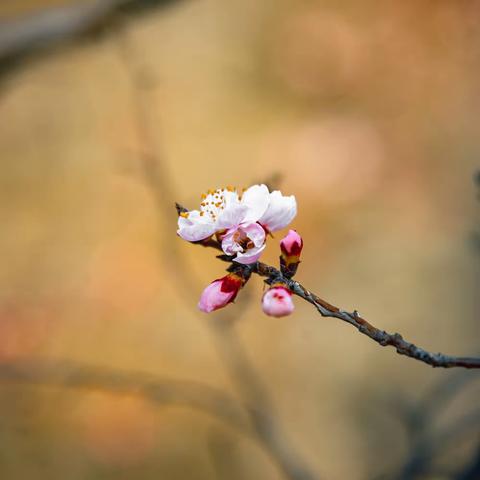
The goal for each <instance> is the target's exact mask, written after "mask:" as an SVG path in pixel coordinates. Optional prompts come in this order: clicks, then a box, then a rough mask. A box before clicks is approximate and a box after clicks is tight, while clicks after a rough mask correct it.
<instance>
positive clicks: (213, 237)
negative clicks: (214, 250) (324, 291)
mask: <svg viewBox="0 0 480 480" xmlns="http://www.w3.org/2000/svg"><path fill="white" fill-rule="evenodd" d="M296 214H297V202H296V200H295V197H294V196H293V195H292V196H284V195H282V193H281V192H280V191H278V190H275V191H273V192H270V191H269V190H268V188H267V186H266V185H253V186H251V187H250V188H248V189H244V190H242V191H241V192H240V191H239V190H237V189H236V188H234V187H227V188H221V189H220V188H219V189H216V190H209V191H208V192H207V193H205V194H203V195H202V197H201V204H200V208H199V210H191V211H181V212H180V213H179V217H178V231H177V233H178V235H179V236H180V237H181V238H183V239H184V240H187V241H189V242H196V243H203V242H206V241H214V242H218V246H219V247H221V249H222V250H223V252H224V254H225V256H227V258H228V259H229V260H231V261H232V262H233V263H232V265H233V267H232V268H230V273H229V274H228V275H226V276H225V277H223V278H220V279H217V280H214V281H213V282H212V283H211V284H210V285H209V286H208V287H207V288H205V290H204V291H203V293H202V295H201V298H200V302H199V304H198V307H199V309H200V310H201V311H203V312H206V313H210V312H212V311H214V310H218V309H219V308H222V307H225V306H226V305H228V304H229V303H232V302H233V301H234V300H235V298H236V296H237V294H238V292H239V290H240V289H241V288H242V287H243V286H244V285H245V283H246V282H247V281H248V279H249V277H250V274H251V267H252V266H253V265H254V264H255V263H256V262H257V261H258V260H259V258H260V256H261V255H262V253H263V251H264V250H265V247H266V240H267V236H269V235H271V234H272V233H274V232H277V231H279V230H282V229H283V228H285V227H287V226H288V225H289V224H290V223H291V221H292V220H293V219H294V218H295V216H296ZM302 247H303V241H302V239H301V237H300V235H298V233H297V232H296V231H295V230H290V231H289V233H288V234H287V236H286V237H285V238H284V239H283V240H282V241H281V242H280V248H281V257H280V266H281V270H282V273H283V274H284V276H285V277H286V278H291V277H292V276H293V275H294V274H295V272H296V270H297V266H298V264H299V262H300V253H301V250H302ZM234 265H236V267H235V266H234ZM291 297H292V293H291V292H290V290H289V289H288V287H287V286H286V285H285V284H283V283H279V282H276V283H273V284H272V285H271V286H270V289H269V290H268V291H267V292H266V293H265V294H264V296H263V298H262V308H263V311H264V312H265V313H266V314H268V315H271V316H275V317H281V316H284V315H288V314H290V313H291V312H292V311H293V308H294V306H293V302H292V298H291Z"/></svg>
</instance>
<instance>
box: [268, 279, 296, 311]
mask: <svg viewBox="0 0 480 480" xmlns="http://www.w3.org/2000/svg"><path fill="white" fill-rule="evenodd" d="M294 308H295V306H294V305H293V300H292V292H290V290H288V289H287V288H286V287H285V286H283V285H276V286H273V287H272V288H270V289H268V290H267V291H266V292H265V293H264V295H263V298H262V309H263V311H264V313H266V314H267V315H269V316H271V317H285V316H286V315H290V314H291V313H292V312H293V310H294Z"/></svg>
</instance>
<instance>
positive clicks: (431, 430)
mask: <svg viewBox="0 0 480 480" xmlns="http://www.w3.org/2000/svg"><path fill="white" fill-rule="evenodd" d="M474 380H478V377H476V376H472V375H471V374H469V373H468V372H465V371H456V372H454V373H452V374H451V375H449V376H448V377H446V378H444V379H442V381H441V382H439V383H437V384H435V385H434V386H433V388H431V389H430V390H429V391H428V392H427V393H426V394H425V395H424V396H423V397H422V398H421V399H420V400H419V401H417V402H415V403H409V402H408V400H407V399H406V398H399V397H398V395H395V396H394V397H392V401H391V408H392V414H393V415H394V417H395V418H397V419H398V420H399V421H400V422H401V425H402V426H403V427H404V429H405V432H406V434H407V437H406V440H407V441H406V443H407V447H408V451H407V455H406V458H405V459H404V460H403V462H402V463H401V466H400V467H399V468H398V470H397V472H396V473H391V474H387V475H383V476H381V477H380V478H387V479H395V480H416V479H418V478H437V476H438V475H440V476H441V478H450V479H474V478H480V475H478V474H479V473H480V463H479V459H478V458H477V457H478V448H479V447H480V438H479V439H478V447H477V448H476V449H475V450H474V452H473V458H472V460H471V461H469V462H467V463H466V465H465V466H464V467H463V468H460V470H453V471H443V468H442V467H441V466H439V465H437V464H438V461H439V460H442V458H444V457H445V455H446V451H447V450H446V449H447V448H449V447H450V448H451V447H452V446H454V445H459V444H460V443H461V442H462V441H464V440H465V439H468V438H471V436H472V433H473V434H474V435H478V429H479V426H480V410H479V409H478V408H473V409H472V411H470V412H466V413H464V414H463V415H461V416H459V417H458V418H456V419H454V420H451V421H450V423H449V424H448V425H447V426H445V427H443V428H438V427H437V425H438V424H439V423H441V421H442V417H444V416H445V412H446V410H447V409H448V407H449V406H450V404H451V403H452V402H454V401H455V400H456V399H457V398H458V397H459V396H460V395H461V394H463V393H464V392H466V390H467V389H468V387H469V386H470V385H471V384H472V382H473V381H474ZM474 398H475V397H474ZM475 407H477V405H475ZM475 472H476V473H475ZM473 473H475V475H478V476H469V475H473Z"/></svg>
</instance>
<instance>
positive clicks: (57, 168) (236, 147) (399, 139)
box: [0, 0, 480, 480]
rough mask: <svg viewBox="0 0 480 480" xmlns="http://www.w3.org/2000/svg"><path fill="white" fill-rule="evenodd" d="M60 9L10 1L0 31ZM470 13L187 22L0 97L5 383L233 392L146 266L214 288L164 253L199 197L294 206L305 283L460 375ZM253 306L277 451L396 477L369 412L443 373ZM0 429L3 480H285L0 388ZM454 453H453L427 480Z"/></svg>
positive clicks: (298, 10) (226, 9)
mask: <svg viewBox="0 0 480 480" xmlns="http://www.w3.org/2000/svg"><path fill="white" fill-rule="evenodd" d="M60 3H61V2H60V1H54V0H52V1H48V2H47V1H39V0H38V1H34V0H32V1H30V0H21V1H13V0H11V1H10V0H7V1H5V0H4V1H3V2H2V3H1V4H0V17H3V18H4V19H7V20H8V19H9V18H13V17H14V16H15V15H20V14H25V13H26V12H27V13H28V12H33V11H37V10H38V9H41V8H43V7H45V6H53V5H58V4H60ZM479 13H480V3H479V2H477V1H471V2H466V1H459V2H453V1H447V0H442V1H437V2H432V1H427V0H420V1H418V0H415V1H413V0H408V1H404V2H397V1H386V2H370V1H362V2H354V1H345V2H329V1H308V2H307V1H294V0H280V1H275V2H274V1H271V0H270V1H269V0H264V1H261V2H258V1H255V0H243V1H231V2H224V1H221V0H191V1H188V0H186V1H184V2H179V3H178V4H177V5H172V6H171V8H168V9H166V10H163V9H158V10H151V11H149V12H148V13H146V14H145V15H143V16H141V17H139V18H136V19H135V21H132V22H130V23H127V24H126V26H125V28H124V30H123V31H122V33H119V32H116V31H112V33H111V34H109V35H105V36H101V37H99V38H97V39H95V40H88V41H85V42H82V43H79V44H76V45H71V46H65V48H62V49H59V50H56V51H55V52H52V53H51V54H49V55H46V56H43V57H42V58H41V59H38V61H34V62H32V63H27V64H25V65H24V66H23V67H21V68H20V69H18V70H17V71H16V72H15V73H14V75H12V76H11V77H10V78H9V79H8V81H7V82H5V83H3V84H1V87H0V88H1V90H0V151H1V158H2V162H1V166H0V196H1V200H0V215H1V219H2V222H1V225H2V234H1V235H0V252H1V258H2V259H3V261H2V268H1V269H0V359H2V360H12V359H13V360H14V359H17V358H23V357H25V356H42V357H47V358H69V359H73V360H78V361H85V362H88V363H89V364H99V365H107V366H111V367H117V368H119V369H125V370H142V371H146V372H150V373H154V374H158V375H166V376H168V377H172V378H184V379H195V380H201V381H204V382H206V383H209V384H212V385H216V386H219V387H222V388H224V389H225V390H226V391H230V392H232V386H231V384H230V382H229V379H228V378H227V376H226V375H225V371H224V369H223V365H222V363H221V362H220V361H219V359H218V357H217V355H216V352H215V349H214V348H213V345H212V341H211V338H210V337H209V335H208V332H207V329H206V327H205V325H204V324H203V322H204V321H205V322H206V321H207V320H206V319H205V320H202V318H200V319H199V317H198V316H197V315H196V314H195V311H194V309H195V306H196V303H197V299H198V296H199V294H200V292H201V288H200V287H199V288H198V290H196V291H190V290H186V289H185V290H183V291H180V289H179V288H178V286H177V284H176V282H174V281H173V278H172V277H173V276H174V275H175V272H172V271H171V268H170V267H168V268H167V264H166V263H165V261H164V260H162V254H165V253H166V254H167V255H168V254H169V253H168V252H170V249H171V244H177V248H178V249H180V252H181V255H182V256H183V257H184V258H185V259H186V260H187V261H188V262H189V265H190V268H191V273H192V275H194V276H196V277H200V278H201V280H202V284H205V285H206V284H207V283H208V282H209V281H211V280H212V279H214V278H217V277H219V276H221V275H222V271H223V268H224V265H223V264H222V263H221V262H218V261H216V260H215V259H214V254H213V253H212V252H211V251H209V250H207V249H200V248H198V247H195V246H192V245H189V244H187V243H186V242H182V241H181V240H180V239H179V238H177V236H176V233H175V229H174V227H173V226H172V225H173V223H172V222H174V218H175V217H174V215H175V212H174V209H173V204H174V202H175V201H179V202H181V203H182V204H184V205H186V206H187V207H191V208H196V207H197V206H198V205H197V204H198V203H199V198H200V194H201V193H202V192H203V191H205V190H207V189H208V188H212V187H213V188H216V187H218V186H223V185H229V184H233V185H238V186H248V185H250V184H251V183H253V182H258V181H262V179H264V178H268V177H269V176H271V175H272V174H273V173H275V172H279V173H280V174H281V175H282V177H283V181H282V184H281V189H282V191H283V192H284V193H285V194H294V195H296V197H297V200H298V204H299V212H298V216H297V218H296V220H295V222H294V224H293V226H294V228H296V229H297V230H298V231H299V232H300V233H301V234H302V236H303V238H304V243H305V247H304V254H303V262H302V265H301V268H300V270H299V273H298V275H297V277H298V280H299V281H301V282H302V283H303V284H304V285H306V286H307V287H308V288H309V289H311V290H312V291H314V292H316V293H318V294H319V295H320V296H322V297H324V298H326V299H327V300H328V301H331V302H333V303H335V304H339V305H341V306H342V307H343V308H345V309H348V310H353V309H358V310H359V312H360V313H361V314H362V315H364V316H365V317H366V318H368V319H371V321H372V323H374V324H375V325H376V326H378V327H379V328H382V329H386V330H387V331H399V332H401V333H402V334H403V335H404V336H405V338H407V339H409V340H411V341H413V342H415V343H417V344H419V345H421V346H423V347H425V348H426V349H428V350H431V351H442V352H446V353H452V354H465V355H468V354H475V353H478V340H479V325H478V309H479V306H480V305H479V298H480V296H479V291H478V285H479V282H478V280H479V258H478V254H477V252H476V251H475V250H474V248H473V247H472V245H471V243H470V236H471V232H472V231H474V230H475V228H476V227H477V225H478V220H479V214H478V208H479V205H478V203H477V201H476V192H475V187H474V184H473V182H472V176H473V174H474V172H475V170H476V169H477V168H478V166H479V161H478V158H479V155H480V137H479V131H478V117H479V113H480V112H479V110H480V109H479V107H480V105H479V100H480V99H479V90H478V85H479V76H480V75H479V74H480V65H479V61H478V59H479V54H480V43H479V41H480V28H479V24H478V20H477V19H478V14H479ZM125 41H127V42H128V51H127V56H128V59H127V60H128V62H129V63H130V64H131V65H133V66H134V67H135V68H136V69H139V70H141V71H142V72H144V73H145V75H146V76H147V77H148V80H149V81H148V90H147V92H146V93H145V95H146V97H147V99H148V119H147V120H148V129H149V132H150V134H152V135H153V142H154V144H155V147H156V149H157V152H158V155H159V156H160V158H162V161H164V162H165V166H166V171H167V172H168V173H169V178H168V180H167V181H168V185H169V187H170V189H171V191H172V192H174V194H172V195H171V198H170V196H168V195H170V194H168V195H167V198H164V201H165V202H166V203H168V205H172V218H168V217H167V215H166V211H167V209H160V208H159V207H158V205H156V204H155V201H154V198H153V195H152V192H151V189H150V187H149V185H148V182H146V181H145V178H144V174H143V170H142V166H141V163H140V161H139V156H140V153H141V152H142V148H143V145H142V137H141V135H139V128H138V122H137V119H136V116H135V115H136V113H135V109H136V102H137V100H138V99H137V98H136V94H135V91H134V90H132V85H131V78H130V76H129V75H130V74H129V71H128V68H126V63H125V54H126V52H125ZM167 193H168V192H167ZM280 238H281V237H280V235H277V237H276V239H273V240H270V243H269V247H268V248H267V253H266V254H265V260H266V261H268V262H270V263H273V264H275V263H276V262H277V257H278V253H279V252H278V248H277V246H276V243H277V241H278V240H279V239H280ZM247 288H248V290H249V291H250V293H251V296H252V297H253V299H252V303H251V305H249V306H248V307H247V311H246V313H245V314H244V315H243V316H242V318H241V319H240V320H239V321H238V325H237V330H238V334H239V336H240V338H241V340H242V341H243V342H244V343H245V344H246V345H247V350H248V353H249V355H250V356H251V358H252V360H253V362H254V364H255V365H256V367H257V368H258V371H259V372H260V374H261V375H262V377H263V378H264V380H265V382H266V383H267V385H268V387H269V388H270V389H271V392H272V395H273V398H274V400H275V402H276V404H277V406H278V410H279V412H280V414H281V421H282V423H283V424H284V426H285V428H286V430H287V431H288V432H289V434H290V435H291V437H292V442H293V443H294V445H295V446H296V447H297V449H298V450H299V451H301V452H302V454H303V455H304V457H305V458H306V459H307V460H308V462H309V463H310V464H311V465H312V466H313V468H314V469H315V470H316V471H318V472H319V474H320V475H321V478H328V479H334V480H335V479H345V478H351V479H360V478H373V475H374V474H377V473H379V472H384V471H387V472H388V471H391V470H392V469H393V470H394V468H395V466H396V465H397V464H399V463H400V462H401V459H402V456H403V455H404V454H405V451H406V448H407V447H406V441H405V436H404V434H403V433H402V428H401V426H399V420H398V418H397V417H396V414H397V413H398V412H397V411H396V410H395V409H393V411H392V410H389V408H388V407H387V405H388V404H389V401H387V399H392V398H394V399H401V398H406V399H407V401H409V402H413V401H415V399H417V398H418V397H419V396H421V395H422V393H424V392H425V391H426V390H427V389H428V388H429V386H431V385H434V384H435V383H436V382H438V381H441V379H442V378H444V377H445V375H446V372H444V371H436V370H432V369H430V368H428V367H427V366H425V365H423V364H421V363H419V362H414V361H412V360H409V359H406V358H404V357H400V356H398V355H396V354H395V353H394V351H393V350H390V349H382V348H380V347H379V346H378V345H376V344H375V343H373V342H371V341H370V340H368V339H367V338H366V337H363V336H361V335H359V334H358V332H356V331H354V329H352V328H350V327H349V326H347V325H343V324H341V323H339V322H337V321H335V320H332V319H323V318H321V317H319V316H318V315H316V313H315V312H314V311H313V309H312V308H311V306H310V305H308V304H306V303H305V304H304V302H303V303H302V302H300V301H299V300H297V301H296V306H297V308H296V312H295V314H294V315H292V316H291V317H289V318H284V319H273V318H269V317H266V316H264V315H263V314H262V313H261V310H260V304H259V302H260V297H261V292H262V288H263V287H262V282H261V280H260V279H258V278H253V279H252V280H251V282H250V284H249V285H248V287H247ZM238 302H239V303H241V302H242V298H239V300H238ZM229 308H235V306H233V307H229ZM213 321H215V319H213ZM478 383H479V382H476V384H475V385H474V387H472V390H471V391H470V394H472V395H473V397H474V398H475V396H476V398H477V399H478V394H479V393H480V391H479V384H478ZM472 392H473V393H472ZM465 397H466V398H465V399H463V400H462V399H460V400H459V401H458V402H454V403H453V405H452V407H451V408H449V409H448V411H447V412H446V413H445V417H444V418H442V421H447V420H448V419H455V418H457V417H458V416H459V415H460V414H461V413H462V412H463V411H464V410H465V409H466V408H467V406H468V405H469V402H468V398H467V397H468V395H466V396H465ZM470 404H471V402H470ZM0 417H1V424H2V428H1V429H0V447H1V448H0V478H2V479H6V480H22V479H43V478H45V479H46V478H48V479H50V480H52V479H68V480H70V479H87V478H88V479H90V478H91V479H97V478H98V479H110V478H112V479H113V478H115V479H138V478H141V479H150V478H152V479H153V478H155V479H165V480H174V479H189V480H196V479H199V480H200V479H215V478H220V479H232V480H237V479H247V478H248V479H265V480H270V479H277V478H278V479H279V478H282V476H281V474H280V473H279V472H278V470H277V469H276V467H275V465H274V464H273V463H272V461H271V459H270V458H269V457H268V456H267V455H266V454H265V453H264V452H263V451H262V450H261V448H260V447H259V446H258V445H257V444H256V443H255V442H253V441H252V440H249V439H246V438H244V437H242V436H241V435H238V433H236V432H235V431H234V430H232V429H230V428H228V427H225V426H224V425H222V424H221V423H219V422H218V421H216V420H214V419H212V418H210V417H208V416H206V415H203V414H200V413H198V412H195V411H192V410H189V409H186V408H180V407H179V408H176V407H168V408H157V407H155V406H153V405H151V404H150V403H148V402H147V401H145V400H144V399H142V398H140V397H138V396H137V397H136V396H124V395H123V396H122V395H114V394H107V393H101V392H98V391H95V390H94V389H93V390H92V391H86V392H85V391H70V390H65V389H62V388H51V387H42V386H21V387H20V386H14V385H10V384H0ZM477 432H478V430H477ZM472 448H473V442H472V441H470V440H469V439H466V440H465V441H463V440H462V441H459V442H456V446H455V448H453V447H452V448H449V449H448V451H447V452H446V453H445V454H444V455H443V456H442V457H443V461H444V463H446V464H447V466H448V467H449V468H450V469H451V468H455V467H456V466H457V465H461V464H462V462H464V461H465V458H467V457H468V456H469V455H470V453H471V451H472ZM428 478H448V477H442V476H438V477H433V476H432V477H428Z"/></svg>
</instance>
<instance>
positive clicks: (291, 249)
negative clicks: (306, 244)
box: [280, 230, 303, 258]
mask: <svg viewBox="0 0 480 480" xmlns="http://www.w3.org/2000/svg"><path fill="white" fill-rule="evenodd" d="M280 248H281V249H282V253H283V254H284V255H285V256H287V257H292V256H294V257H297V258H299V257H300V254H301V253H302V248H303V240H302V237H301V236H300V235H299V234H298V233H297V232H296V231H295V230H289V231H288V233H287V235H286V236H285V237H284V238H283V240H282V241H281V242H280Z"/></svg>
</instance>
